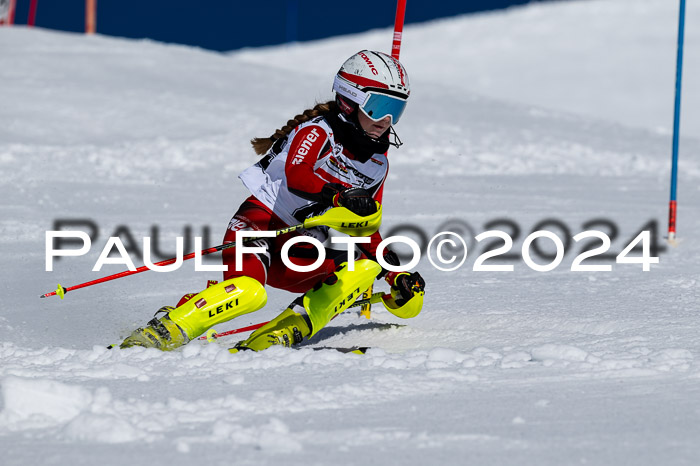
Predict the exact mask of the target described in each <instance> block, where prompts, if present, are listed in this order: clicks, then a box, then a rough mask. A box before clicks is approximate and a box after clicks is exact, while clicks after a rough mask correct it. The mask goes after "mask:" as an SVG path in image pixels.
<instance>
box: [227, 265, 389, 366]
mask: <svg viewBox="0 0 700 466" xmlns="http://www.w3.org/2000/svg"><path fill="white" fill-rule="evenodd" d="M381 271H382V268H381V267H380V266H379V264H377V263H376V262H374V261H371V260H369V259H362V260H359V261H357V262H355V270H353V271H350V270H348V266H347V263H343V264H341V265H340V266H338V268H337V269H336V271H335V273H333V274H332V275H330V276H329V277H327V278H326V279H325V280H324V281H323V282H321V283H319V284H318V285H316V286H315V287H314V289H313V290H310V291H308V292H306V293H305V294H304V295H303V296H300V297H299V298H297V299H295V300H294V302H292V304H290V305H289V307H288V308H287V309H285V310H284V311H283V312H282V314H280V315H279V316H277V317H276V318H274V319H272V320H271V321H270V322H268V323H267V324H265V325H264V326H262V327H260V328H259V329H257V330H256V331H255V332H253V333H252V334H251V335H250V337H248V339H246V340H244V341H240V342H238V343H237V344H236V346H234V347H233V348H231V349H230V350H229V351H230V352H231V353H237V352H239V351H241V350H253V351H261V350H264V349H267V348H269V347H270V346H273V345H283V346H286V347H290V346H293V345H296V344H299V343H301V342H302V341H303V340H304V338H311V337H312V336H314V335H315V334H316V333H317V332H318V331H319V330H321V329H322V328H323V327H325V326H326V324H328V322H330V321H331V319H332V318H333V317H335V316H336V315H338V314H340V313H342V312H343V311H345V309H347V308H348V307H350V306H351V305H352V304H353V303H354V302H355V300H357V299H358V298H359V297H360V296H361V295H362V293H363V292H364V291H365V290H366V289H367V288H369V287H370V285H372V283H373V282H374V279H375V278H376V277H377V275H379V273H380V272H381Z"/></svg>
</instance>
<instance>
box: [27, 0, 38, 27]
mask: <svg viewBox="0 0 700 466" xmlns="http://www.w3.org/2000/svg"><path fill="white" fill-rule="evenodd" d="M37 3H39V0H32V1H31V3H29V15H28V16H27V26H29V27H34V23H35V22H36V7H37Z"/></svg>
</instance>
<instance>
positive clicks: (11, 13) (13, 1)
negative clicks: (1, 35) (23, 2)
mask: <svg viewBox="0 0 700 466" xmlns="http://www.w3.org/2000/svg"><path fill="white" fill-rule="evenodd" d="M16 6H17V0H10V3H9V4H8V6H7V16H6V17H5V19H0V25H5V24H6V25H8V26H12V25H13V24H14V23H15V7H16Z"/></svg>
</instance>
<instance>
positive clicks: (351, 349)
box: [294, 346, 370, 354]
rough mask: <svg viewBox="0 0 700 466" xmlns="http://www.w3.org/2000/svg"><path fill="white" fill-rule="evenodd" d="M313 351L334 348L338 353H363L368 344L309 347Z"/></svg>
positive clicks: (298, 348)
mask: <svg viewBox="0 0 700 466" xmlns="http://www.w3.org/2000/svg"><path fill="white" fill-rule="evenodd" d="M305 348H308V347H307V346H302V347H295V348H294V349H297V350H300V349H305ZM311 349H312V350H314V351H321V350H334V351H338V352H340V353H354V354H365V353H366V352H367V350H368V349H370V347H369V346H350V347H342V346H315V347H313V348H311Z"/></svg>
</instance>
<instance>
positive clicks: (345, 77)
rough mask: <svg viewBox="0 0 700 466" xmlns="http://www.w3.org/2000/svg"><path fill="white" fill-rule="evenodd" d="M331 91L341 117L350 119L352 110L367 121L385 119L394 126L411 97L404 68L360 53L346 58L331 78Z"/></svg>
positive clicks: (379, 55) (372, 54) (387, 59)
mask: <svg viewBox="0 0 700 466" xmlns="http://www.w3.org/2000/svg"><path fill="white" fill-rule="evenodd" d="M333 90H334V91H335V93H336V101H337V102H338V105H339V106H340V109H341V111H342V112H343V113H345V114H347V115H350V114H351V113H352V112H353V111H354V110H355V108H358V107H359V109H360V110H362V113H364V114H365V115H366V116H367V117H369V118H370V119H371V120H374V121H379V120H381V119H382V118H384V117H386V116H387V115H388V116H390V117H391V124H392V125H394V124H396V123H397V122H398V121H399V118H401V114H402V113H403V111H404V109H405V108H406V101H407V99H408V96H409V95H410V94H411V90H410V88H409V84H408V74H407V73H406V68H404V67H403V65H402V64H401V63H400V62H399V61H398V60H397V59H395V58H393V57H391V56H389V55H387V54H385V53H382V52H373V51H370V50H363V51H361V52H358V53H356V54H355V55H353V56H352V57H350V58H348V59H347V60H346V61H345V63H343V66H341V67H340V70H338V73H337V74H336V75H335V81H334V82H333Z"/></svg>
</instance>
